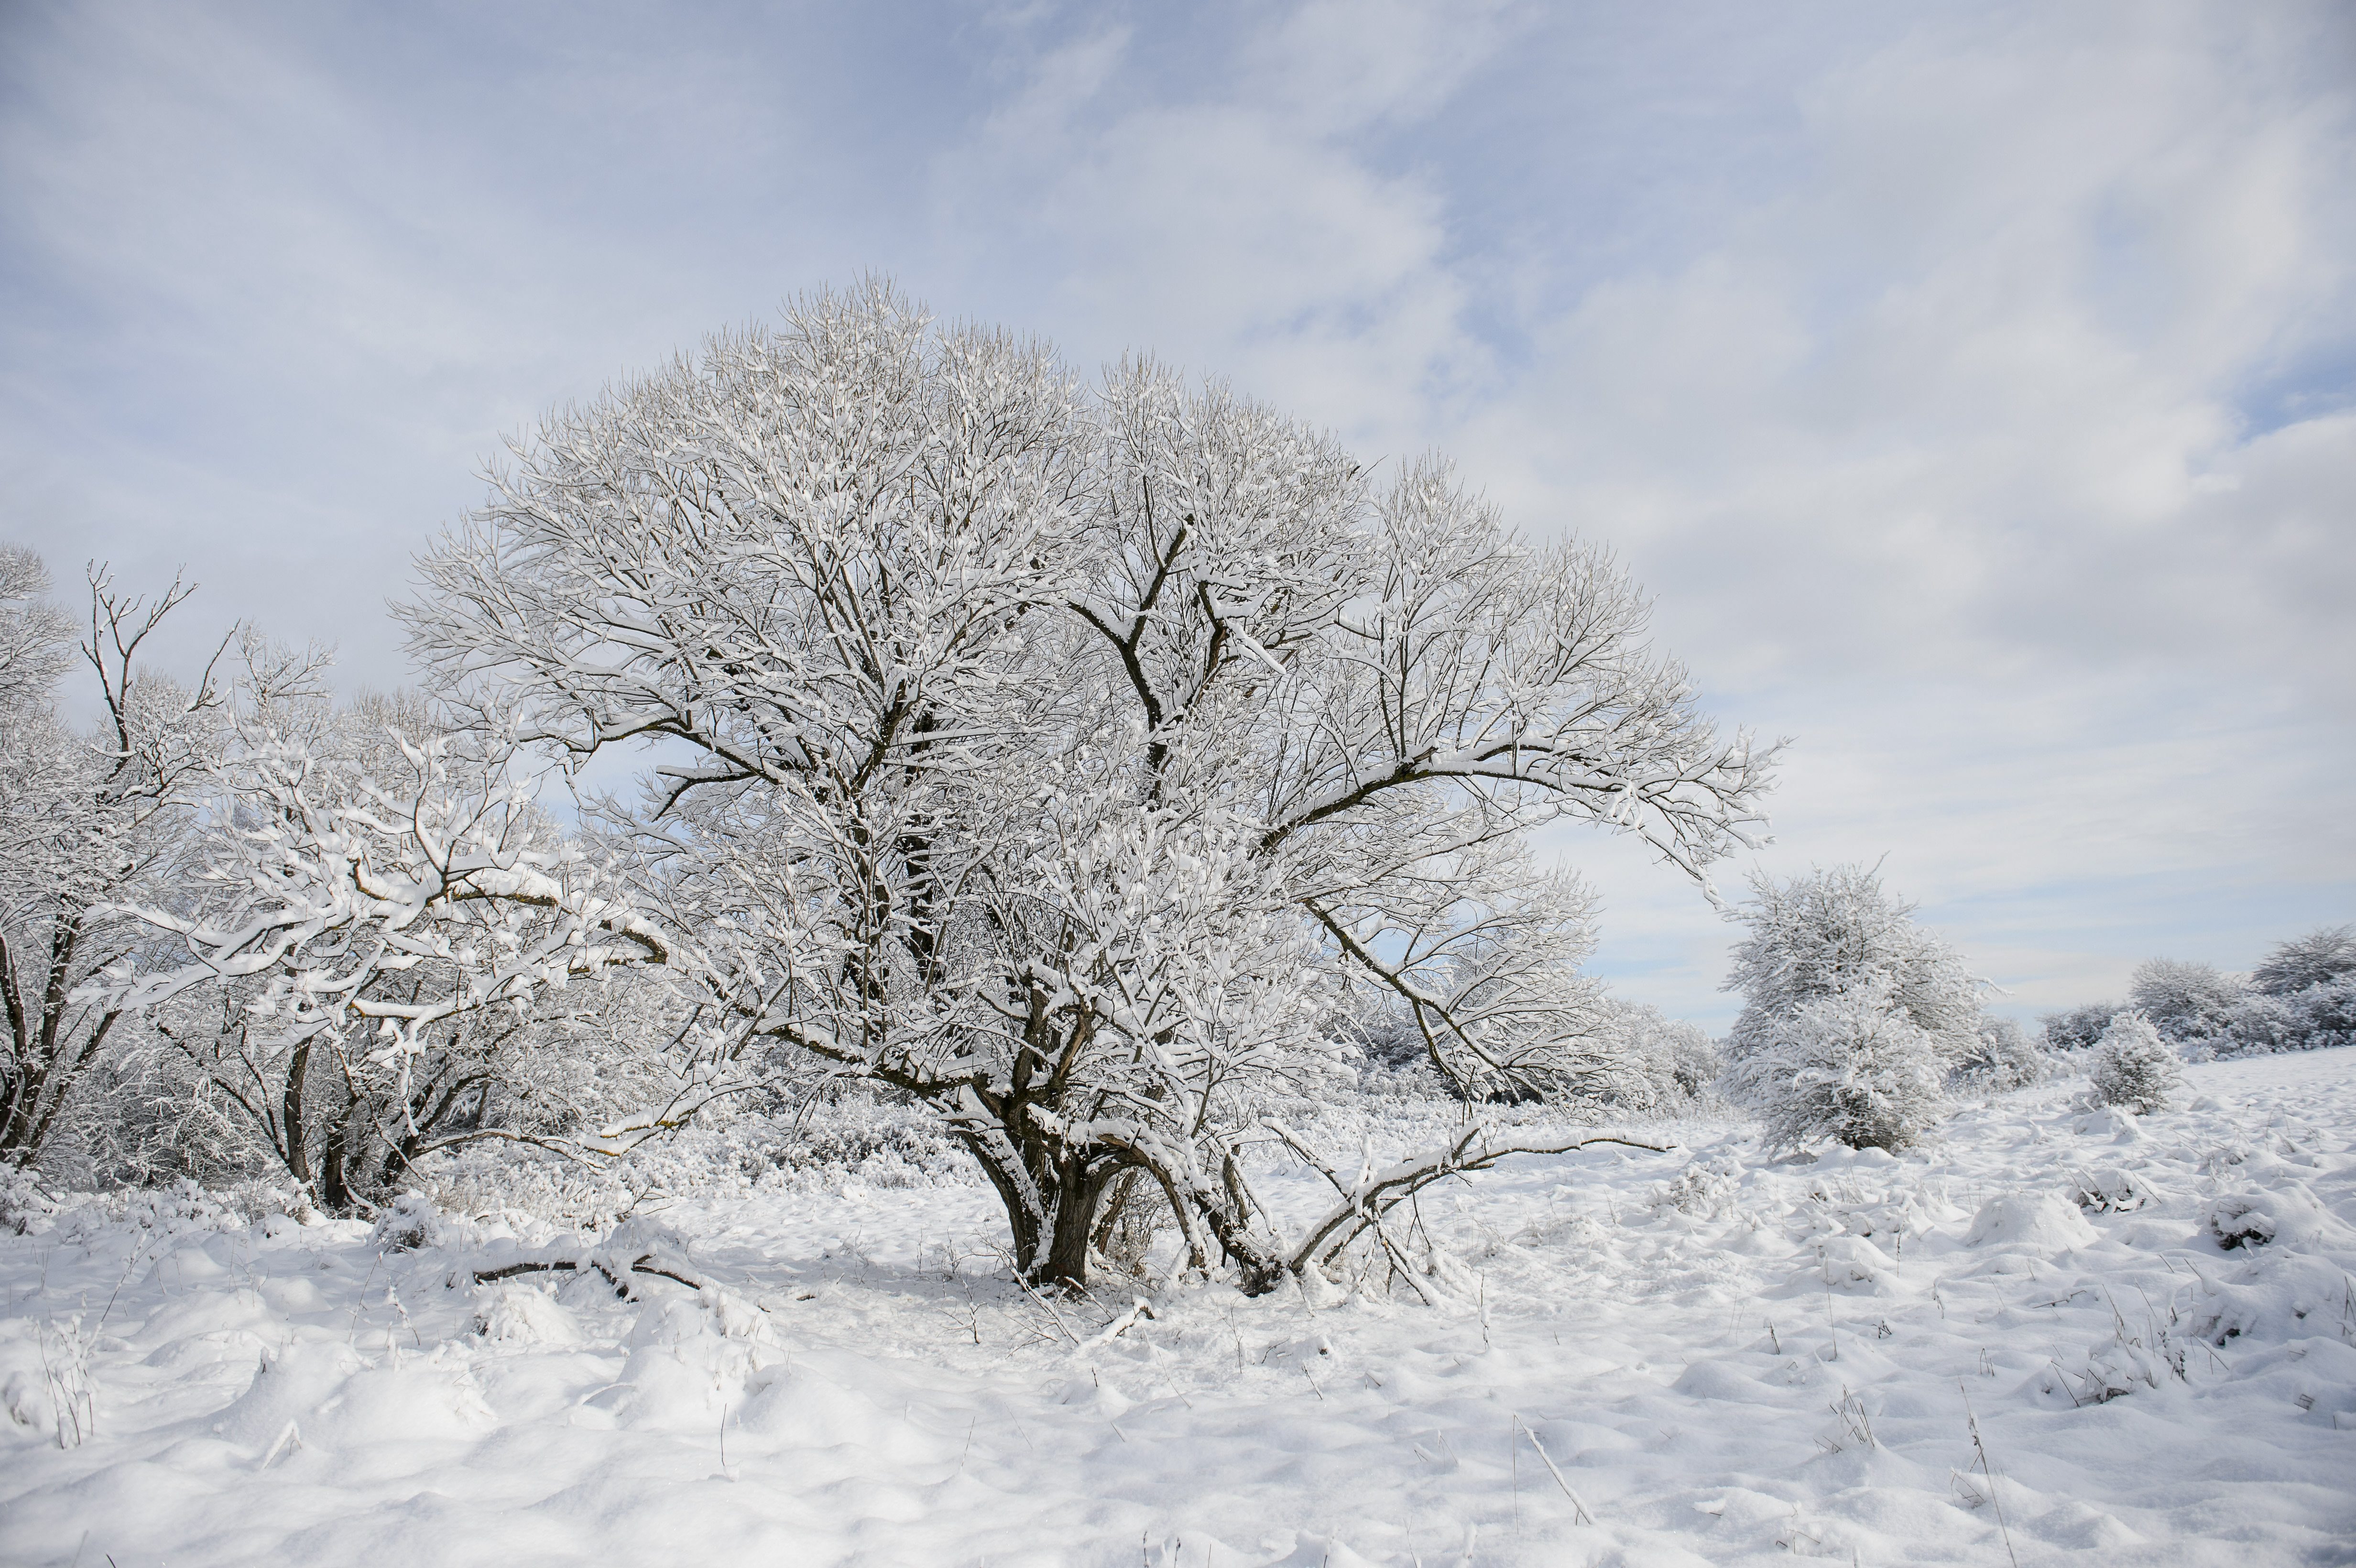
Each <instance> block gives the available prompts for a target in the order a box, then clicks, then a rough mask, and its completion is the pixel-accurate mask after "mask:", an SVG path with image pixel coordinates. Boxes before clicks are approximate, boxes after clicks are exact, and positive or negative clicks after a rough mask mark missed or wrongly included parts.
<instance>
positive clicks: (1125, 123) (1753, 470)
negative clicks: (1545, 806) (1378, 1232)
mask: <svg viewBox="0 0 2356 1568" xmlns="http://www.w3.org/2000/svg"><path fill="white" fill-rule="evenodd" d="M0 188H5V192H6V200H5V203H0V409H5V420H0V455H5V459H6V461H7V462H8V464H9V467H10V472H11V474H12V476H13V479H14V483H13V484H12V485H11V487H10V490H9V493H8V495H7V496H6V497H5V500H0V507H5V515H0V535H5V537H7V538H11V539H20V540H22V541H23V542H26V543H28V544H30V545H32V546H34V547H35V548H37V549H39V550H41V551H42V553H43V554H44V555H45V556H47V557H48V560H50V562H51V563H52V565H53V566H54V567H56V568H57V569H59V575H60V576H61V577H64V578H68V579H70V578H71V577H72V576H74V575H75V574H76V573H77V572H78V571H79V568H80V563H81V562H82V561H83V560H88V559H93V558H95V559H104V560H111V561H112V562H113V564H114V567H115V569H116V571H117V573H118V575H119V576H120V577H121V578H122V579H123V581H126V582H130V583H139V584H149V583H155V582H158V581H164V580H168V578H169V577H170V575H171V574H172V572H173V571H174V570H175V569H177V567H178V566H180V565H181V564H182V563H184V562H185V563H186V564H187V567H188V569H189V572H190V575H191V576H192V577H194V578H196V579H198V580H199V581H202V582H203V583H204V588H203V591H202V592H201V593H200V594H199V596H198V599H197V600H196V601H194V602H193V603H191V604H190V606H189V607H188V609H187V610H186V611H184V612H182V613H181V615H182V619H181V626H180V637H179V640H178V641H177V642H176V643H174V644H173V645H170V646H169V647H167V648H166V650H165V654H166V658H167V660H168V659H171V658H181V659H185V658H187V657H189V656H192V655H193V653H194V650H195V648H196V645H197V644H198V642H199V641H200V640H203V639H202V637H201V634H202V633H204V632H206V631H208V630H211V631H215V632H216V633H217V629H218V627H219V626H220V624H223V623H225V622H227V621H230V620H234V619H244V620H250V621H251V622H252V623H254V624H257V625H259V626H261V627H262V628H263V629H265V630H267V631H268V632H270V633H271V634H272V635H276V636H278V637H281V638H284V639H287V640H291V641H302V640H306V639H310V640H317V641H321V642H331V643H335V644H337V645H339V648H340V650H341V664H340V668H341V672H342V678H343V679H344V681H345V683H346V684H347V685H348V686H352V687H359V686H384V685H391V684H394V683H397V682H399V681H401V680H402V679H403V678H404V677H405V673H406V671H405V666H404V664H403V661H402V654H401V651H400V645H399V637H398V635H397V633H396V632H395V630H394V628H393V627H392V625H391V622H390V620H389V619H388V618H387V617H386V616H385V615H384V614H383V613H382V605H383V603H384V602H385V601H386V600H387V599H388V598H390V597H394V596H397V595H399V594H400V593H401V592H403V589H404V586H405V583H406V581H407V578H408V561H409V559H410V557H411V555H412V552H413V551H415V550H416V549H418V548H419V546H420V545H421V544H423V542H424V540H425V539H427V538H429V537H430V535H431V534H432V532H433V531H434V529H435V528H439V527H440V526H442V525H444V524H445V523H446V522H448V521H450V520H451V519H452V518H454V517H456V516H457V515H458V514H459V513H460V512H462V511H463V510H464V509H465V508H466V507H467V506H468V505H470V504H471V503H472V502H473V501H474V500H475V499H476V498H477V496H478V495H479V493H480V485H479V482H478V480H477V478H476V477H475V475H476V474H477V470H478V468H479V466H480V465H481V464H483V463H484V462H485V461H487V459H489V458H490V457H492V456H493V455H494V454H495V453H497V451H498V445H499V443H500V441H501V440H502V438H503V437H505V436H507V435H509V434H511V433H514V432H520V431H522V430H525V429H527V428H528V427H529V426H530V423H531V421H533V420H534V418H535V417H536V416H537V414H538V413H539V412H540V411H543V410H545V409H547V408H548V407H550V406H552V404H555V403H557V402H559V401H562V400H568V399H577V398H582V397H587V396H592V395H594V393H595V392H596V391H597V389H599V388H600V387H601V386H603V385H605V384H606V383H607V382H609V381H611V380H613V379H616V378H618V377H621V376H624V375H626V374H627V373H628V372H629V371H630V369H631V368H634V367H640V366H647V365H650V364H652V363H654V362H656V361H658V360H659V359H660V358H662V357H666V356H668V355H669V354H671V353H673V352H676V351H679V350H682V349H689V348H691V347H693V345H694V343H695V342H696V340H697V339H698V337H699V336H701V334H702V333H704V332H706V331H708V330H711V329H712V328H715V327H719V326H722V325H729V324H733V323H739V322H744V321H746V320H750V319H754V318H756V317H760V316H763V315H767V314H769V313H771V312H773V311H774V309H775V308H776V304H777V303H778V301H779V300H780V299H781V298H783V297H784V296H786V295H788V294H791V293H797V292H799V291H802V290H805V289H808V288H810V287H812V286H815V285H819V284H821V283H827V282H830V281H832V282H838V283H840V282H844V281H848V280H849V279H851V278H852V277H854V276H855V275H857V274H859V273H861V272H867V271H875V272H885V273H889V274H891V275H893V276H894V277H895V278H896V279H897V280H899V282H900V283H902V284H903V286H905V288H906V289H907V290H908V291H909V292H910V293H914V294H916V295H917V296H919V297H921V298H924V299H926V300H928V301H929V302H930V303H931V304H933V305H934V306H935V307H936V308H937V309H938V310H940V311H941V312H943V313H944V314H947V315H958V316H969V317H977V318H980V319H984V320H990V321H995V322H1000V323H1003V324H1005V325H1010V326H1013V327H1016V328H1018V329H1021V330H1024V331H1032V332H1036V333H1039V334H1041V335H1043V336H1047V337H1050V338H1053V339H1055V340H1056V341H1058V342H1059V343H1061V344H1062V345H1063V346H1064V347H1066V350H1067V351H1068V352H1069V353H1070V354H1071V356H1072V357H1074V358H1075V360H1076V361H1078V362H1080V363H1082V364H1093V363H1096V362H1098V361H1101V360H1103V359H1105V358H1108V357H1112V356H1115V355H1118V354H1119V353H1121V352H1123V351H1124V350H1127V349H1130V348H1144V349H1151V350H1152V351H1154V352H1156V353H1158V354H1160V355H1162V357H1165V358H1168V359H1170V360H1173V361H1174V362H1177V363H1179V364H1183V365H1184V366H1186V367H1187V368H1190V369H1192V370H1194V371H1197V372H1201V373H1205V374H1212V375H1218V376H1223V377H1226V378H1227V379H1230V380H1231V381H1233V382H1234V383H1235V384H1236V385H1237V386H1238V387H1239V388H1241V389H1245V390H1247V391H1248V392H1251V393H1253V394H1255V395H1258V396H1260V397H1263V398H1265V399H1267V400H1269V401H1270V402H1273V403H1275V404H1277V405H1278V406H1280V407H1282V408H1284V409H1286V410H1288V411H1292V412H1295V413H1297V414H1299V415H1301V417H1303V418H1306V419H1308V420H1311V421H1315V422H1317V423H1319V424H1322V425H1325V426H1328V427H1331V428H1333V429H1334V430H1336V431H1338V432H1341V433H1342V434H1343V435H1344V438H1345V439H1347V440H1349V441H1350V442H1351V443H1354V444H1355V446H1356V447H1357V448H1358V449H1359V450H1360V451H1362V452H1364V453H1366V454H1367V455H1369V456H1376V457H1394V458H1396V457H1400V456H1406V455H1410V454H1412V453H1417V452H1419V451H1423V450H1426V449H1430V448H1434V447H1437V448H1440V449H1442V450H1445V451H1448V452H1450V453H1453V454H1454V455H1455V456H1456V457H1457V458H1458V459H1459V461H1460V463H1461V464H1462V469H1463V472H1464V473H1465V474H1466V475H1467V476H1468V477H1470V478H1472V479H1473V480H1474V481H1475V482H1477V483H1479V484H1481V485H1484V486H1485V487H1486V488H1487V489H1488V490H1489V492H1490V493H1491V495H1492V496H1494V498H1496V499H1497V500H1498V501H1499V502H1500V503H1501V504H1502V505H1503V506H1505V508H1506V510H1507V512H1508V514H1509V515H1510V516H1511V517H1514V518H1515V520H1516V521H1517V522H1518V523H1519V524H1520V525H1521V526H1523V527H1524V528H1526V529H1528V530H1529V531H1530V532H1532V533H1533V534H1538V535H1547V534H1552V533H1555V532H1558V531H1561V530H1566V529H1569V530H1576V531H1579V532H1581V533H1585V534H1588V535H1590V536H1592V537H1597V538H1601V539H1605V540H1607V541H1609V542H1610V543H1611V544H1612V546H1613V547H1614V549H1616V550H1617V551H1618V552H1619V554H1620V556H1621V558H1622V560H1624V561H1625V562H1626V563H1627V565H1628V566H1629V568H1630V569H1631V570H1632V571H1633V573H1634V574H1635V575H1636V576H1637V577H1638V578H1639V579H1640V580H1641V581H1644V583H1645V584H1646V585H1647V586H1648V587H1649V588H1650V589H1651V591H1652V592H1654V594H1655V597H1656V600H1657V613H1656V625H1657V629H1658V632H1659V635H1660V636H1661V639H1662V641H1663V643H1664V644H1665V645H1667V646H1669V647H1671V648H1673V649H1674V650H1676V652H1677V653H1678V654H1679V655H1680V656H1683V657H1684V658H1685V660H1686V661H1687V664H1688V665H1689V666H1690V667H1691V669H1692V672H1693V677H1694V679H1695V681H1696V683H1697V687H1698V688H1699V690H1700V692H1701V694H1702V700H1703V702H1704V704H1705V706H1706V707H1708V709H1711V710H1712V711H1713V712H1716V713H1718V714H1719V715H1721V716H1723V717H1724V718H1725V719H1726V720H1727V721H1729V722H1730V723H1743V724H1748V725H1751V726H1752V727H1754V728H1756V729H1757V730H1759V731H1762V732H1764V733H1768V734H1776V735H1790V736H1791V737H1793V740H1794V745H1793V747H1792V749H1791V751H1790V752H1789V754H1788V760H1787V762H1786V764H1785V766H1784V768H1783V784H1782V787H1781V789H1780V791H1779V793H1778V795H1777V797H1776V800H1775V814H1776V818H1777V820H1776V825H1775V827H1776V832H1777V834H1778V842H1777V844H1776V845H1775V846H1774V847H1772V848H1770V849H1768V850H1767V851H1765V852H1764V853H1763V854H1762V856H1760V857H1758V864H1759V865H1761V866H1762V867H1764V868H1765V869H1768V870H1770V871H1772V872H1775V873H1778V874H1789V873H1790V872H1792V871H1794V870H1795V869H1804V868H1805V867H1806V866H1808V865H1809V864H1811V863H1815V864H1831V863H1833V862H1836V861H1839V860H1847V859H1867V860H1874V859H1879V860H1881V861H1882V864H1883V867H1884V875H1885V878H1886V880H1888V881H1889V882H1890V885H1892V886H1893V887H1895V888H1897V889H1899V890H1900V891H1903V892H1905V893H1907V894H1908V895H1910V896H1912V897H1913V898H1915V899H1918V900H1920V901H1922V915H1923V918H1924V919H1926V920H1928V921H1930V922H1932V923H1934V924H1936V925H1937V926H1939V927H1940V928H1941V929H1942V930H1943V931H1944V932H1946V933H1948V934H1949V935H1951V936H1952V937H1954V939H1955V940H1956V941H1957V942H1958V943H1959V944H1961V945H1962V946H1963V947H1964V949H1965V952H1966V953H1967V954H1968V955H1970V956H1971V957H1972V958H1973V960H1974V961H1975V963H1976V965H1977V966H1978V967H1979V969H1980V970H1981V972H1983V973H1985V974H1987V975H1988V976H1990V977H1991V978H1992V979H1994V980H1995V981H1997V983H1999V984H2000V985H2002V986H2003V987H2006V990H2007V995H2006V996H2005V997H2002V998H2000V1002H2001V1005H2002V1006H2004V1007H2006V1008H2009V1009H2011V1010H2014V1011H2016V1012H2020V1013H2024V1014H2028V1013H2034V1012H2035V1011H2037V1010H2039V1009H2040V1008H2048V1007H2051V1006H2057V1005H2061V1004H2064V1003H2068V1002H2072V1001H2077V1000H2083V999H2091V998H2094V997H2107V996H2115V995H2116V994H2117V993H2118V992H2119V990H2120V989H2121V987H2123V985H2124V983H2125V980H2126V973H2127V971H2128V970H2129V969H2130V968H2131V967H2132V966H2133V965H2134V964H2135V963H2136V961H2137V960H2138V959H2140V958H2142V957H2145V956H2149V955H2155V954H2162V953H2164V954H2168V955H2172V956H2179V957H2204V958H2209V959H2211V960H2214V961H2216V962H2219V963H2222V964H2224V965H2228V966H2235V967H2244V966H2247V965H2250V964H2251V963H2253V962H2254V961H2255V959H2256V958H2257V957H2258V956H2259V955H2261V954H2262V952H2263V951H2264V949H2265V946H2266V945H2267V944H2270V943H2272V942H2274V941H2276V940H2279V939H2281V938H2283V937H2285V936H2288V935H2292V934H2295V933H2297V932H2299V931H2302V930H2305V929H2307V928H2308V927H2311V926H2313V925H2315V924H2317V923H2324V922H2338V921H2342V920H2347V919H2351V918H2356V828H2351V826H2350V813H2349V812H2348V810H2347V808H2346V803H2347V801H2348V799H2349V796H2350V794H2351V791H2350V786H2349V784H2348V783H2347V781H2348V779H2349V777H2350V776H2351V764H2356V739H2351V737H2356V702H2351V679H2350V677H2349V675H2348V673H2347V672H2348V671H2349V670H2351V669H2356V617H2351V616H2350V615H2349V614H2348V613H2347V606H2348V605H2349V603H2351V593H2356V543H2351V537H2356V528H2351V517H2350V508H2351V502H2350V500H2349V497H2350V496H2356V286H2351V280H2352V279H2356V262H2351V257H2356V15H2351V13H2350V12H2349V11H2348V10H2347V8H2346V7H2344V6H2342V5H2334V4H2329V3H2309V4H2299V3H2286V4H2282V5H2268V6H2265V7H2252V6H2246V5H2230V4H2199V3H2190V0H2179V3H2168V0H2162V3H2157V4H2115V5H2072V6H2067V7H2060V6H2050V5H1962V4H1958V5H1944V6H1936V7H1903V8H1901V7H1890V6H1884V5H1862V4H1855V5H1851V4H1824V5H1799V6H1793V7H1779V8H1777V9H1776V10H1775V11H1773V12H1772V13H1769V12H1763V11H1762V10H1760V9H1759V8H1758V7H1755V6H1750V5H1734V4H1725V3H1715V4H1711V3H1697V4H1695V5H1681V6H1676V7H1658V6H1655V7H1629V6H1624V5H1600V4H1599V5H1543V6H1541V5H1511V4H1506V5H1484V4H1432V5H1422V4H1411V3H1408V0H1393V3H1383V0H1366V3H1361V4H1354V5H1331V4H1311V5H1274V6H1263V5H1209V6H1200V7H1187V8H1183V9H1182V8H1178V7H1167V6H1145V5H1136V6H1117V5H1115V6H1076V5H1047V4H1038V5H1021V6H1012V5H1001V6H991V5H958V6H947V5H944V6H921V5H909V6H894V7H847V6H825V7H821V6H816V5H809V6H792V5H766V6H753V5H743V6H734V7H729V6H707V7H697V8H695V9H693V10H691V11H689V10H678V9H670V10H662V11H659V10H656V9H652V8H641V7H626V6H606V7H599V6H580V5H568V6H557V5H532V4H525V5H502V6H498V7H483V6H459V5H441V6H435V5H417V6H406V7H399V8H388V7H381V6H376V7H366V6H359V5H348V6H335V5H219V6H208V7H205V8H202V9H201V10H199V9H197V8H191V7H185V6H172V5H135V4H134V5H110V6H106V7H73V6H66V5H43V4H30V3H28V4H23V5H12V6H9V7H6V8H5V10H0ZM1548 848H1549V852H1551V853H1556V854H1559V855H1561V856H1562V857H1563V858H1565V859H1566V860H1568V861H1569V863H1572V864H1575V865H1579V866H1580V867H1581V868H1583V869H1586V870H1587V871H1588V873H1589V874H1590V876H1592V877H1593V878H1594V880H1596V881H1597V882H1598V883H1599V885H1600V886H1601V890H1602V891H1603V892H1604V894H1605V899H1606V908H1605V929H1604V943H1603V946H1602V948H1601V953H1600V955H1599V958H1598V963H1599V965H1600V966H1601V968H1602V969H1603V971H1604V972H1605V973H1606V974H1607V975H1609V976H1612V978H1613V980H1614V981H1615V983H1616V984H1617V985H1618V986H1619V987H1621V988H1622V990H1623V991H1624V992H1625V993H1627V994H1629V995H1632V996H1635V997H1640V998H1641V999H1644V1000H1647V1001H1652V1002H1655V1003H1657V1004H1658V1005H1660V1006H1662V1007H1664V1008H1667V1009H1668V1010H1670V1011H1672V1012H1677V1013H1681V1014H1685V1015H1687V1016H1690V1017H1694V1018H1697V1019H1702V1020H1704V1021H1708V1022H1711V1023H1717V1022H1720V1021H1722V1020H1723V1019H1724V1018H1725V1017H1726V1016H1727V1015H1728V1012H1729V1010H1730V999H1729V998H1727V997H1723V996H1721V995H1719V993H1718V992H1717V991H1716V989H1715V984H1716V980H1717V977H1718V976H1719V974H1720V973H1721V972H1722V970H1723V965H1724V949H1725V944H1726V941H1727V938H1728V934H1729V932H1728V928H1727V927H1726V925H1725V924H1724V923H1723V922H1722V921H1720V920H1719V918H1718V916H1717V915H1715V914H1714V913H1713V912H1712V911H1711V910H1710V908H1709V907H1708V904H1707V903H1706V902H1705V901H1702V900H1701V899H1700V898H1699V897H1698V895H1697V893H1696V892H1695V891H1694V890H1692V889H1691V888H1690V887H1689V886H1687V885H1685V884H1683V883H1681V882H1678V881H1676V880H1674V879H1673V878H1671V877H1670V876H1669V875H1668V874H1667V873H1665V872H1663V871H1661V870H1660V869H1658V868H1654V867H1648V866H1645V865H1644V864H1643V863H1642V859H1641V857H1639V856H1638V855H1637V854H1635V853H1634V851H1633V848H1631V846H1630V845H1628V844H1627V843H1626V842H1625V841H1614V840H1610V839H1606V838H1603V837H1600V836H1598V835H1596V834H1594V833H1591V832H1590V833H1579V834H1574V833H1564V834H1560V835H1556V836H1553V837H1550V838H1549V840H1548ZM1750 864H1751V861H1750V859H1749V858H1746V859H1744V860H1743V861H1740V862H1738V863H1736V864H1734V865H1732V866H1730V867H1728V868H1725V870H1726V872H1727V878H1726V880H1727V881H1728V882H1729V884H1730V887H1733V886H1739V883H1740V877H1741V875H1742V873H1743V872H1744V871H1745V870H1746V869H1749V867H1750Z"/></svg>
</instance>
